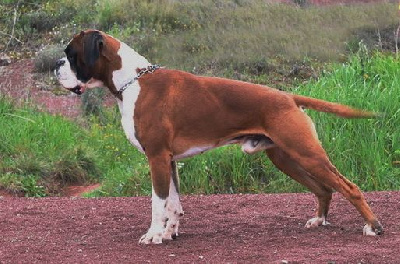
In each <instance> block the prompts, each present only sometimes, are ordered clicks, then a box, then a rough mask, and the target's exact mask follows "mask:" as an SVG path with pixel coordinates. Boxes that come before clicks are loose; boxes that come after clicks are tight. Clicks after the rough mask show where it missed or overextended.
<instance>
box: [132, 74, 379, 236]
mask: <svg viewBox="0 0 400 264" xmlns="http://www.w3.org/2000/svg"><path fill="white" fill-rule="evenodd" d="M139 83H140V86H141V93H140V95H139V98H138V101H137V103H136V108H135V115H134V116H135V125H136V126H137V130H136V131H137V133H138V138H139V140H140V143H141V144H142V146H143V147H144V148H145V151H146V155H147V156H148V157H149V161H150V162H151V163H152V161H153V160H154V161H156V162H157V164H158V165H157V166H156V167H157V168H158V169H159V171H155V170H153V169H152V180H153V183H155V187H156V188H155V190H156V193H158V194H159V195H160V196H161V197H163V196H165V195H167V194H168V184H169V180H168V179H169V175H168V174H167V172H168V171H169V169H167V168H166V166H167V165H168V164H169V162H170V161H171V159H172V157H173V156H177V155H180V154H182V153H184V152H185V151H187V150H188V149H190V148H194V147H198V146H207V145H211V146H213V147H218V146H221V145H224V144H226V143H227V142H231V141H234V139H235V138H238V137H243V136H246V135H255V134H256V135H264V136H265V137H267V138H270V139H271V140H272V141H273V142H274V144H275V146H274V147H273V148H270V149H267V150H266V152H267V154H268V156H269V157H270V159H271V160H272V162H273V163H274V164H275V165H276V166H277V167H278V168H279V169H280V170H282V171H283V172H285V173H286V174H288V175H289V176H291V177H292V178H294V179H295V180H297V181H298V182H300V183H301V184H303V185H305V186H306V187H308V188H309V189H310V190H311V191H312V192H313V193H315V194H316V196H317V197H318V201H319V207H318V211H317V216H319V217H322V216H326V215H327V213H328V210H329V204H330V201H331V196H332V190H333V189H335V190H337V191H338V192H340V193H342V194H343V195H344V196H345V197H346V198H347V199H348V200H349V201H350V202H351V203H352V204H353V205H354V206H355V207H356V208H357V209H358V211H359V212H360V213H361V214H362V216H363V217H364V219H365V220H366V222H367V223H370V224H372V226H373V227H374V228H375V229H377V230H380V231H381V229H382V228H381V226H380V224H379V222H378V221H377V219H376V217H375V215H374V214H373V213H372V211H371V210H370V208H369V206H368V204H367V203H366V201H365V199H364V197H363V195H362V194H361V192H360V190H359V189H358V188H357V186H356V185H354V184H353V183H351V182H350V181H349V180H347V179H346V178H345V177H344V176H343V175H341V174H340V173H339V172H338V171H337V170H336V168H335V167H334V166H333V165H332V164H331V162H330V161H329V159H328V156H327V155H326V153H325V151H324V150H323V148H322V146H321V144H320V143H319V141H318V139H317V137H316V133H315V130H314V128H313V125H312V123H311V121H310V119H309V118H308V116H306V114H305V113H303V112H302V111H301V109H300V108H299V106H302V107H305V108H311V109H314V110H318V111H323V112H328V113H333V114H336V115H338V116H342V117H347V118H360V117H372V116H375V114H374V113H371V112H366V111H361V110H356V109H353V108H350V107H348V106H345V105H341V104H336V103H330V102H326V101H323V100H318V99H313V98H308V97H304V96H298V95H292V94H289V93H286V92H282V91H278V90H276V89H272V88H268V87H265V86H260V85H255V84H250V83H245V82H240V81H234V80H227V79H222V78H211V77H198V76H195V75H192V74H189V73H186V72H182V71H176V70H166V69H162V70H158V71H157V72H156V73H154V74H148V75H145V76H143V77H142V78H141V79H139ZM149 109H157V110H156V111H149ZM160 156H163V158H161V157H160ZM160 159H161V160H164V161H163V162H160ZM164 166H165V167H164ZM151 167H153V166H151ZM156 173H158V174H157V175H155V174H156Z"/></svg>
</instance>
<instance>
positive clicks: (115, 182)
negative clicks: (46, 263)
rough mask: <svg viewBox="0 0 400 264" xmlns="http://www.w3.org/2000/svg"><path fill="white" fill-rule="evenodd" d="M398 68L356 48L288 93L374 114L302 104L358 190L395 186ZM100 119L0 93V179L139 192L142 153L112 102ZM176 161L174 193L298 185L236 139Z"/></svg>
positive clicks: (144, 191) (41, 191) (13, 185)
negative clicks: (340, 114)
mask: <svg viewBox="0 0 400 264" xmlns="http://www.w3.org/2000/svg"><path fill="white" fill-rule="evenodd" d="M399 66H400V62H399V61H398V60H396V59H395V58H394V57H393V56H391V55H383V54H376V55H369V54H368V53H366V52H360V53H358V54H357V55H355V56H353V57H352V58H351V59H350V61H349V63H346V64H336V65H330V67H329V68H330V70H329V72H325V73H324V76H322V77H321V78H320V79H319V80H316V81H311V82H309V83H307V84H305V85H303V86H301V87H299V88H298V89H297V90H296V91H295V93H298V94H304V95H308V96H312V97H317V98H321V99H325V100H329V101H336V102H341V103H346V104H349V105H352V106H354V107H359V108H364V109H368V110H373V111H377V112H380V113H381V114H382V117H380V118H378V119H354V120H348V119H341V118H337V117H335V116H332V115H329V114H324V113H316V112H314V111H311V110H309V111H308V113H309V114H310V115H311V116H312V118H313V120H314V121H315V123H316V127H317V130H318V132H319V136H320V140H321V142H322V144H323V146H324V148H325V149H326V150H327V152H328V154H329V156H330V157H331V159H332V161H333V163H334V164H335V165H336V166H337V167H338V169H339V170H340V171H341V172H342V173H343V174H344V175H346V176H347V177H348V178H349V179H351V180H352V181H354V182H355V183H357V184H358V185H359V186H360V187H361V188H362V189H363V190H366V191H372V190H398V189H399V186H400V177H399V176H400V143H399V142H400V140H399V139H400V136H399V133H398V127H400V121H399V115H400V107H399V103H398V102H399V101H400V90H399V89H400V83H399V82H400V81H399V80H400V79H399V78H398V76H400V67H399ZM100 121H101V122H100ZM100 121H99V119H96V118H92V120H90V122H89V123H88V124H86V125H85V126H81V125H78V124H77V123H74V122H72V121H70V120H67V119H65V118H62V117H60V116H51V115H49V114H45V113H42V112H39V111H36V110H35V109H31V108H27V107H24V108H17V107H15V106H13V105H12V104H11V103H10V102H9V101H7V100H6V99H4V98H1V100H0V126H1V128H2V129H1V131H0V156H1V157H0V158H1V159H0V172H1V176H0V187H3V188H7V189H10V190H14V191H23V192H24V193H25V194H26V195H30V196H44V195H48V194H51V193H54V192H56V190H57V187H60V186H63V185H65V184H69V183H83V182H88V181H89V182H90V181H92V182H96V181H100V182H101V183H102V188H101V189H100V190H98V191H95V192H94V193H93V194H91V195H92V196H131V195H149V194H150V193H151V183H150V176H149V170H148V165H147V160H146V158H145V156H144V155H142V154H140V153H139V152H138V151H137V150H136V149H135V148H134V147H132V146H131V145H130V144H129V143H128V140H126V138H125V135H124V133H123V131H122V128H121V125H120V115H119V113H118V110H117V108H116V107H114V108H112V109H109V110H108V111H104V112H103V114H102V117H101V120H100ZM178 167H179V172H180V176H181V185H182V192H183V193H249V192H250V193H258V192H299V191H305V189H304V188H303V187H301V186H300V185H299V184H297V183H295V182H294V181H293V180H291V179H290V178H288V177H287V176H285V175H283V174H282V173H280V172H279V171H278V170H277V169H276V168H275V167H274V166H273V165H272V164H271V163H270V162H269V161H268V159H267V157H266V156H265V155H264V154H263V153H260V154H256V155H252V156H249V155H246V154H244V153H242V152H241V151H240V149H239V148H238V147H236V146H228V147H224V148H221V149H216V150H213V151H210V152H208V153H205V154H203V155H199V156H196V157H193V158H190V159H185V160H182V161H180V162H179V163H178Z"/></svg>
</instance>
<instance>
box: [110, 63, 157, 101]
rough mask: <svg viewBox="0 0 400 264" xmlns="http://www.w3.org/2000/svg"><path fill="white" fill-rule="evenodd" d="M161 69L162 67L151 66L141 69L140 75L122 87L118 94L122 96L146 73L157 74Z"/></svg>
mask: <svg viewBox="0 0 400 264" xmlns="http://www.w3.org/2000/svg"><path fill="white" fill-rule="evenodd" d="M160 68H162V67H161V66H160V65H157V64H156V65H149V66H147V68H143V69H141V70H140V71H139V72H138V74H137V75H136V76H135V77H134V78H133V79H132V80H130V81H129V82H127V83H125V84H124V85H123V86H122V87H121V89H119V91H118V92H117V94H118V95H121V96H122V93H123V92H124V91H125V90H126V89H128V87H129V86H130V85H131V84H133V83H134V82H135V81H137V80H138V79H139V78H140V77H142V76H143V75H145V74H146V73H153V72H155V71H156V70H157V69H160Z"/></svg>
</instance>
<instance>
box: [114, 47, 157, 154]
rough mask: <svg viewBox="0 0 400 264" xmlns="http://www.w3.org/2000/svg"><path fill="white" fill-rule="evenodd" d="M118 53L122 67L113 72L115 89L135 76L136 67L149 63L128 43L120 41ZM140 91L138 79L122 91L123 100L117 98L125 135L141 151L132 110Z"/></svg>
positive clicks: (142, 66)
mask: <svg viewBox="0 0 400 264" xmlns="http://www.w3.org/2000/svg"><path fill="white" fill-rule="evenodd" d="M118 55H119V56H120V57H121V60H122V67H121V69H119V70H116V71H114V72H113V82H114V85H115V87H116V88H117V90H119V89H121V88H122V87H123V86H124V85H125V84H126V83H128V82H129V81H131V80H132V79H133V78H134V77H135V76H136V69H137V68H144V67H147V66H149V65H150V63H149V62H148V61H147V60H146V59H145V58H144V57H143V56H141V55H139V54H138V53H137V52H136V51H134V50H133V49H131V48H130V47H129V46H128V45H126V44H125V43H123V42H121V46H120V49H119V51H118ZM139 93H140V85H139V82H138V81H135V82H133V83H132V84H131V85H129V86H128V88H127V89H126V90H125V91H124V92H123V95H122V96H123V101H121V100H119V99H117V102H118V107H119V111H120V112H121V116H122V118H121V123H122V127H123V129H124V132H125V135H126V137H127V138H128V139H129V141H130V142H131V144H132V145H134V146H135V147H136V148H138V149H139V150H140V151H141V152H143V148H142V146H141V145H140V143H139V141H138V140H137V138H136V135H135V123H134V119H133V116H134V111H135V104H136V101H137V99H138V96H139Z"/></svg>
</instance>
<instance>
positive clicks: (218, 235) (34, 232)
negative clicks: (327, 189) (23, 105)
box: [0, 60, 400, 263]
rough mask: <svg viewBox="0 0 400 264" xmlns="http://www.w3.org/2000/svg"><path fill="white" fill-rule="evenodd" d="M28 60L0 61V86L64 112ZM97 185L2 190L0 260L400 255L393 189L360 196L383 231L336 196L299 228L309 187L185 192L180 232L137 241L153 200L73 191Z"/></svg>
mask: <svg viewBox="0 0 400 264" xmlns="http://www.w3.org/2000/svg"><path fill="white" fill-rule="evenodd" d="M32 68H33V63H32V61H31V60H22V61H18V62H14V63H12V64H11V65H10V66H7V67H0V92H1V94H6V95H8V96H10V97H12V98H14V100H15V101H16V102H17V103H18V102H24V101H27V100H29V101H31V102H32V103H33V104H35V105H37V106H38V109H41V110H43V111H48V112H50V113H53V114H61V115H64V116H66V117H68V118H73V117H76V116H77V115H79V111H80V99H79V98H78V97H77V96H71V95H64V96H57V95H54V94H53V93H52V92H51V91H48V90H46V89H42V88H41V85H38V82H37V81H35V80H34V78H33V74H32ZM97 187H98V185H95V186H70V187H67V188H66V189H65V191H64V192H63V195H64V196H68V197H50V198H17V197H9V196H17V195H16V194H14V195H12V194H10V193H7V192H4V191H2V190H0V208H2V210H0V233H1V236H0V263H165V262H177V263H193V262H195V263H197V262H205V263H400V256H399V253H400V246H399V244H400V192H373V193H367V194H366V197H367V200H368V201H369V203H370V205H371V207H372V209H373V210H374V211H375V212H376V213H377V215H378V216H379V218H380V220H381V223H382V224H383V225H384V227H385V234H384V235H381V236H377V237H365V236H362V227H363V221H362V219H361V216H360V215H359V213H358V212H357V211H356V210H355V208H354V207H353V206H351V204H350V203H349V202H347V201H346V200H345V199H344V198H343V197H342V196H340V195H337V194H335V195H334V199H333V202H332V206H331V214H330V218H329V221H330V222H331V225H329V226H325V227H319V228H315V229H306V228H304V224H305V222H306V221H307V220H308V219H309V218H311V217H312V216H313V215H314V214H315V211H314V209H315V201H314V197H313V195H312V194H259V195H247V194H246V195H210V196H202V195H189V196H183V197H182V204H183V207H184V210H185V216H184V217H183V219H182V221H181V229H180V231H181V233H180V236H179V237H178V238H177V239H176V240H174V241H167V242H165V243H163V244H161V245H147V246H143V245H138V240H139V238H140V237H141V235H143V234H144V233H145V232H146V231H147V228H148V227H149V224H150V219H151V200H150V198H149V197H132V198H90V199H89V198H87V199H84V198H79V196H80V195H81V194H82V193H84V192H86V191H90V190H92V189H93V188H97Z"/></svg>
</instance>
